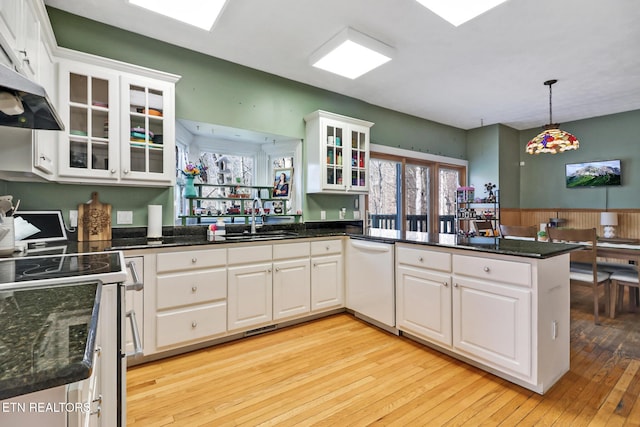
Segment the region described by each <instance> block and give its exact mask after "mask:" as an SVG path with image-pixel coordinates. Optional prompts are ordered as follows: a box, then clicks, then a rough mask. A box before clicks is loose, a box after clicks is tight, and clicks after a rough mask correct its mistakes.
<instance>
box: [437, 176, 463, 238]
mask: <svg viewBox="0 0 640 427" xmlns="http://www.w3.org/2000/svg"><path fill="white" fill-rule="evenodd" d="M460 184H461V180H460V170H458V169H450V168H443V167H441V168H440V170H439V173H438V187H439V188H438V232H439V233H447V234H455V232H456V231H455V209H456V204H455V195H456V189H457V188H458V187H459V186H460Z"/></svg>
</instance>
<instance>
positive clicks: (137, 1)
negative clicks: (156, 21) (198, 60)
mask: <svg viewBox="0 0 640 427" xmlns="http://www.w3.org/2000/svg"><path fill="white" fill-rule="evenodd" d="M129 3H131V4H134V5H136V6H140V7H143V8H145V9H149V10H151V11H153V12H156V13H159V14H161V15H165V16H168V17H170V18H173V19H177V20H178V21H181V22H185V23H187V24H189V25H193V26H195V27H198V28H202V29H203V30H206V31H210V30H211V27H213V24H214V23H215V22H216V19H217V18H218V15H219V14H220V12H221V11H222V8H223V7H224V4H225V3H226V0H180V1H175V0H129Z"/></svg>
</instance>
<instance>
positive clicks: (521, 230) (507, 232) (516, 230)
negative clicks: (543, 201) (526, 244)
mask: <svg viewBox="0 0 640 427" xmlns="http://www.w3.org/2000/svg"><path fill="white" fill-rule="evenodd" d="M500 234H502V236H503V237H504V236H515V237H533V238H536V237H537V236H538V229H537V228H536V226H535V225H503V224H500Z"/></svg>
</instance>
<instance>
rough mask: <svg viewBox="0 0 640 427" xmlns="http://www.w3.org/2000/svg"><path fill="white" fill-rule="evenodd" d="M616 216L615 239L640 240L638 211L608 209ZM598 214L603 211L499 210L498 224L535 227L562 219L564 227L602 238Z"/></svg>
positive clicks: (639, 215)
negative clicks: (592, 230)
mask: <svg viewBox="0 0 640 427" xmlns="http://www.w3.org/2000/svg"><path fill="white" fill-rule="evenodd" d="M609 211H610V212H616V213H617V214H618V226H617V227H616V237H624V238H630V239H640V209H609ZM600 212H603V209H514V208H502V209H500V223H502V224H505V225H535V226H536V227H539V226H540V224H541V223H543V222H544V223H547V222H549V218H562V219H564V220H566V221H567V222H566V223H565V224H564V226H565V227H571V228H592V227H595V228H596V230H597V232H598V235H599V236H602V234H603V227H602V226H601V225H600Z"/></svg>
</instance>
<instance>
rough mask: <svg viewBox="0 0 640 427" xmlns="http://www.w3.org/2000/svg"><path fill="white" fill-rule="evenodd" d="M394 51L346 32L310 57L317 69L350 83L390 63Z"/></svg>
mask: <svg viewBox="0 0 640 427" xmlns="http://www.w3.org/2000/svg"><path fill="white" fill-rule="evenodd" d="M392 54H393V49H392V48H391V47H389V46H387V45H386V44H384V43H381V42H379V41H378V40H375V39H372V38H371V37H369V36H367V35H364V34H362V33H359V32H358V31H356V30H354V29H352V28H345V29H344V30H342V31H341V32H339V33H338V34H337V35H336V36H335V37H333V38H332V39H331V40H329V41H328V42H327V43H325V44H324V45H322V47H320V49H318V50H317V51H315V52H314V53H313V55H311V58H310V62H311V65H313V66H314V67H316V68H321V69H323V70H326V71H329V72H332V73H334V74H338V75H340V76H343V77H347V78H350V79H356V78H358V77H360V76H361V75H363V74H365V73H367V72H369V71H371V70H373V69H374V68H377V67H379V66H380V65H382V64H384V63H385V62H388V61H390V60H391V57H392Z"/></svg>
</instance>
